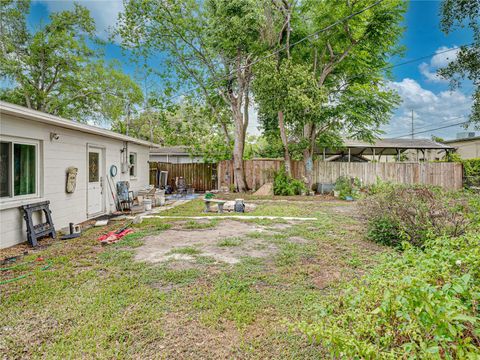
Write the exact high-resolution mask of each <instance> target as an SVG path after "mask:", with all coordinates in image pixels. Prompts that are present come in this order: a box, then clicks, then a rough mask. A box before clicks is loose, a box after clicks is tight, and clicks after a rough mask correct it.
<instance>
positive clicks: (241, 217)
mask: <svg viewBox="0 0 480 360" xmlns="http://www.w3.org/2000/svg"><path fill="white" fill-rule="evenodd" d="M143 218H144V219H192V220H205V219H219V218H220V219H236V220H256V219H263V220H287V221H315V220H318V218H314V217H296V216H261V215H259V216H252V215H223V216H174V215H170V216H162V215H146V216H143Z"/></svg>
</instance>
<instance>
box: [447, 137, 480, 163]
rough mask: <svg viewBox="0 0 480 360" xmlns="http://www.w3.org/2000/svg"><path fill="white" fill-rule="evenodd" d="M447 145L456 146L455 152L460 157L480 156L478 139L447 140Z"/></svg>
mask: <svg viewBox="0 0 480 360" xmlns="http://www.w3.org/2000/svg"><path fill="white" fill-rule="evenodd" d="M448 145H450V146H453V147H455V148H457V150H456V153H457V154H458V155H460V157H461V158H462V159H466V160H467V159H475V158H480V139H475V140H466V141H458V142H455V141H449V142H448Z"/></svg>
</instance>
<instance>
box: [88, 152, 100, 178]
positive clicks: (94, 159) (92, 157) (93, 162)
mask: <svg viewBox="0 0 480 360" xmlns="http://www.w3.org/2000/svg"><path fill="white" fill-rule="evenodd" d="M99 155H100V154H99V153H98V152H89V153H88V182H98V170H99V169H98V158H99Z"/></svg>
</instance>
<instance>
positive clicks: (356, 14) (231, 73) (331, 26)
mask: <svg viewBox="0 0 480 360" xmlns="http://www.w3.org/2000/svg"><path fill="white" fill-rule="evenodd" d="M383 1H385V0H378V1H376V2H374V3H373V4H371V5H369V6H367V7H365V8H363V9H361V10H358V11H356V12H354V13H352V14H350V15H348V16H346V17H344V18H342V19H340V20H337V21H335V22H334V23H332V24H330V25H328V26H326V27H324V28H322V29H320V30H317V31H315V32H313V33H311V34H309V35H306V36H304V37H303V38H301V39H299V40H297V41H295V42H293V43H291V44H289V45H284V46H282V47H280V48H279V49H277V50H275V51H273V52H270V53H269V54H267V55H265V56H263V57H260V58H258V59H256V60H254V61H252V62H251V63H250V64H249V65H248V66H253V65H255V64H257V63H259V62H260V61H263V60H266V59H269V58H271V57H272V56H274V55H277V54H279V53H280V52H282V51H284V50H286V49H290V48H291V47H293V46H295V45H298V44H300V43H302V42H304V41H305V40H308V39H310V38H312V37H314V36H317V35H319V34H321V33H323V32H325V31H328V30H330V29H332V28H334V27H335V26H337V25H338V24H341V23H343V22H345V21H347V20H350V19H352V18H354V17H355V16H358V15H360V14H362V13H364V12H365V11H368V10H370V9H371V8H373V7H375V6H377V5H379V4H380V3H382V2H383ZM245 67H246V66H241V69H244V68H245ZM233 75H235V72H234V71H231V72H230V73H228V74H226V75H224V76H222V77H220V78H218V79H216V80H214V84H215V83H216V82H220V81H222V80H228V79H230V78H231V77H232V76H233ZM200 87H201V86H200V85H197V86H195V87H193V88H191V89H190V90H187V91H185V92H183V93H180V94H176V95H173V96H171V97H169V98H167V99H166V101H169V100H172V99H175V98H177V97H180V96H182V95H186V94H187V92H191V91H193V90H198V89H199V88H200ZM147 108H155V107H147ZM147 108H143V109H140V110H146V109H147Z"/></svg>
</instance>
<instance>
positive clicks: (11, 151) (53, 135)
mask: <svg viewBox="0 0 480 360" xmlns="http://www.w3.org/2000/svg"><path fill="white" fill-rule="evenodd" d="M153 146H156V145H154V144H151V143H150V142H146V141H142V140H138V139H134V138H132V137H129V136H125V135H121V134H118V133H115V132H112V131H109V130H106V129H102V128H98V127H95V126H90V125H86V124H83V123H79V122H75V121H71V120H66V119H62V118H60V117H57V116H52V115H48V114H45V113H42V112H39V111H35V110H31V109H27V108H25V107H21V106H17V105H13V104H9V103H5V102H0V193H1V194H0V195H1V197H0V248H5V247H8V246H12V245H15V244H18V243H20V242H23V241H25V240H26V228H25V221H24V219H23V214H22V211H21V210H20V206H22V205H26V204H32V203H36V202H40V201H46V200H49V201H50V209H51V211H52V217H53V222H54V225H55V228H56V229H57V230H58V229H60V228H63V227H66V226H68V224H69V223H70V222H73V223H79V222H83V221H85V220H87V219H89V218H94V217H97V216H100V215H103V214H107V213H110V212H111V211H114V210H115V204H114V200H113V196H112V190H113V191H114V192H115V193H116V191H115V188H114V186H115V184H116V183H117V182H118V181H121V180H127V181H129V183H130V189H131V190H133V191H134V192H135V191H138V190H140V189H142V188H144V187H145V186H146V185H148V183H149V166H148V158H149V151H150V148H151V147H153ZM113 165H115V167H116V168H117V170H118V171H117V175H116V176H114V177H112V176H111V168H112V166H113ZM75 169H77V174H76V181H72V182H71V183H70V185H73V184H75V189H74V191H73V192H71V190H72V187H71V186H69V188H68V189H67V183H66V180H67V172H69V173H70V174H73V173H74V172H75ZM112 180H113V181H112ZM112 188H113V189H112Z"/></svg>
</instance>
